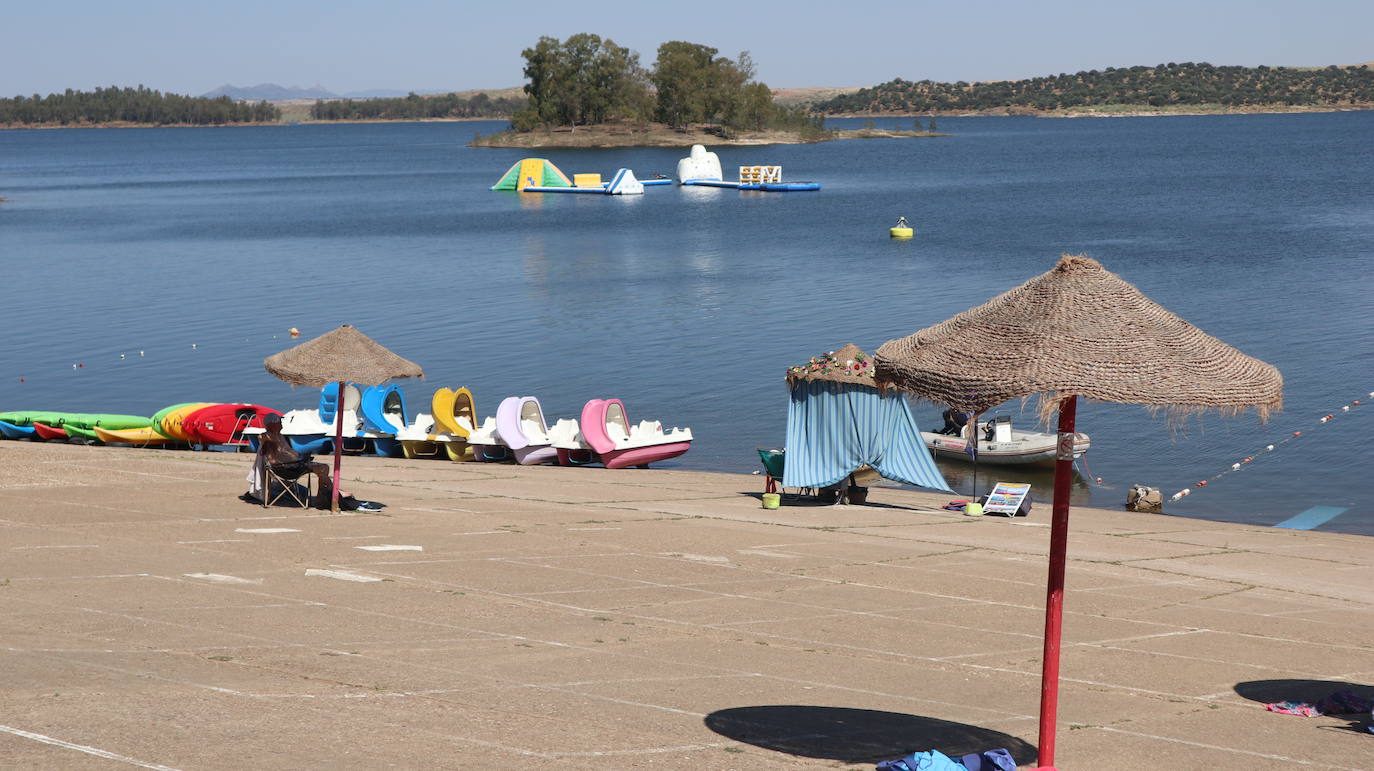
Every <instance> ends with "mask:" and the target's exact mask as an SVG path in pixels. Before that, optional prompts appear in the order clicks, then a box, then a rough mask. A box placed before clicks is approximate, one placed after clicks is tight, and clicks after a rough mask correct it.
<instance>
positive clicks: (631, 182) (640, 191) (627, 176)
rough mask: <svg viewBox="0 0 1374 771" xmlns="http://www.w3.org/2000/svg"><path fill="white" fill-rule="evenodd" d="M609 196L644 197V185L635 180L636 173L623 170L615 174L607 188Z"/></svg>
mask: <svg viewBox="0 0 1374 771" xmlns="http://www.w3.org/2000/svg"><path fill="white" fill-rule="evenodd" d="M606 193H607V195H644V183H642V182H640V181H639V180H638V179H635V173H634V172H633V171H630V170H629V169H621V170H619V171H617V172H616V173H615V177H614V178H613V179H611V184H609V185H607V186H606Z"/></svg>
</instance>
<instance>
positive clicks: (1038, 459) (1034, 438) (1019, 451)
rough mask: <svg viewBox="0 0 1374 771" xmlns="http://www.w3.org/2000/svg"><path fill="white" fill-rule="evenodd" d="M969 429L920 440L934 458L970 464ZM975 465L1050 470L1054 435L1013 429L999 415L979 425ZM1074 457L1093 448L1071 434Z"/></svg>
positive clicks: (932, 434)
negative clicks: (1031, 467) (977, 463)
mask: <svg viewBox="0 0 1374 771" xmlns="http://www.w3.org/2000/svg"><path fill="white" fill-rule="evenodd" d="M967 434H968V426H965V427H964V429H963V435H961V436H954V435H950V434H942V433H940V432H938V431H922V432H921V439H922V441H924V442H925V445H926V447H929V448H930V451H931V453H933V454H934V455H935V457H937V458H944V459H946V460H958V461H964V462H967V463H972V462H973V458H972V457H971V456H970V455H969V453H968V441H969V440H968V439H967ZM975 435H976V436H977V437H978V439H977V441H978V462H979V463H986V464H988V465H992V466H1040V467H1053V466H1054V461H1055V457H1056V452H1055V447H1056V444H1057V442H1058V437H1057V435H1056V434H1052V433H1048V432H1044V431H1026V430H1023V429H1019V428H1013V427H1012V424H1011V418H1010V417H1007V416H998V417H994V418H991V419H989V420H987V421H985V422H981V423H979V424H978V426H977V429H976V432H975ZM1073 437H1074V438H1073V458H1074V460H1078V458H1079V457H1080V456H1082V455H1083V453H1085V452H1087V451H1088V448H1089V447H1091V446H1092V440H1091V439H1090V438H1089V437H1088V435H1087V434H1083V433H1075V434H1074V435H1073Z"/></svg>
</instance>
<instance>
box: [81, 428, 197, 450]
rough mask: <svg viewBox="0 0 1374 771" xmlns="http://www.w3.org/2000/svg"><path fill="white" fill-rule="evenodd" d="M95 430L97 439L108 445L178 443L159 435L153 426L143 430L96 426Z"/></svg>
mask: <svg viewBox="0 0 1374 771" xmlns="http://www.w3.org/2000/svg"><path fill="white" fill-rule="evenodd" d="M93 430H94V431H95V435H96V437H97V438H99V439H100V441H102V442H105V443H106V444H137V445H149V444H166V443H167V442H175V441H178V440H176V439H168V438H167V437H165V436H163V435H162V434H159V433H158V432H156V431H154V430H153V427H152V426H144V427H143V428H117V429H108V428H101V427H100V426H96V427H95V428H94V429H93Z"/></svg>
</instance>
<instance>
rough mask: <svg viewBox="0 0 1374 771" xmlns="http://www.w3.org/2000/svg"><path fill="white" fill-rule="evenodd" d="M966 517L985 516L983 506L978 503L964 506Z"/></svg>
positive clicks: (970, 502) (971, 502) (973, 502)
mask: <svg viewBox="0 0 1374 771" xmlns="http://www.w3.org/2000/svg"><path fill="white" fill-rule="evenodd" d="M964 516H966V517H981V516H983V504H981V503H979V502H978V501H969V502H968V503H966V504H964Z"/></svg>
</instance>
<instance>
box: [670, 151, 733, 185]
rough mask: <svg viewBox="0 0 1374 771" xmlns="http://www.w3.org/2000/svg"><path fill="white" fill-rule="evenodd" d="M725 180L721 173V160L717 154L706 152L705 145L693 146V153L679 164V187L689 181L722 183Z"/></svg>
mask: <svg viewBox="0 0 1374 771" xmlns="http://www.w3.org/2000/svg"><path fill="white" fill-rule="evenodd" d="M724 178H725V177H724V176H723V175H722V174H721V171H720V158H719V157H718V156H717V155H716V154H715V153H708V152H706V148H705V146H703V145H692V152H691V153H690V154H689V155H688V156H687V157H686V158H683V159H682V160H680V161H678V162H677V183H678V184H679V185H680V184H682V183H683V182H686V181H687V180H698V179H707V180H715V181H720V180H722V179H724Z"/></svg>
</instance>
